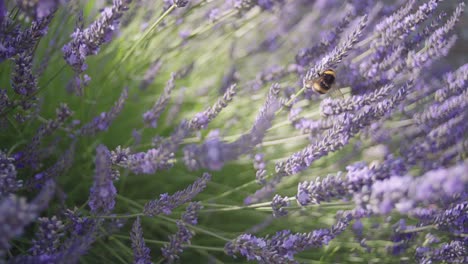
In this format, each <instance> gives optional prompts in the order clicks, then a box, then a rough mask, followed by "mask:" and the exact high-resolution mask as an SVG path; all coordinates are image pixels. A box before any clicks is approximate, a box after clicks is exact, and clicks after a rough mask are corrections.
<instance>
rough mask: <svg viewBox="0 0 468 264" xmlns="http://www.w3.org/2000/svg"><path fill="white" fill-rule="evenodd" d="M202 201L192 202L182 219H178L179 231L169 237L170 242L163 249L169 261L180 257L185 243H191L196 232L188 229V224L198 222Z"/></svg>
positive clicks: (171, 261) (172, 261)
mask: <svg viewBox="0 0 468 264" xmlns="http://www.w3.org/2000/svg"><path fill="white" fill-rule="evenodd" d="M202 207H203V206H201V204H200V202H192V203H190V204H189V206H188V207H187V210H186V211H185V213H184V214H183V215H182V220H179V221H177V228H178V231H177V233H176V234H174V235H172V236H170V237H169V244H166V245H165V246H164V247H163V248H162V249H161V251H162V254H163V256H164V257H165V258H166V259H167V261H168V263H174V262H175V261H176V260H178V259H179V254H180V253H182V251H183V250H184V246H183V244H189V243H190V240H191V239H192V237H193V235H194V233H193V232H192V231H191V230H189V229H188V227H187V225H196V224H197V223H198V219H197V213H198V211H199V210H200V209H201V208H202Z"/></svg>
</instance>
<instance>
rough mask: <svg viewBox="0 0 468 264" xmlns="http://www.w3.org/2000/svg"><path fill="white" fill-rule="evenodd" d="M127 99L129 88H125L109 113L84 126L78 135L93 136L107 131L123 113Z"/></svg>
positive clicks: (102, 114)
mask: <svg viewBox="0 0 468 264" xmlns="http://www.w3.org/2000/svg"><path fill="white" fill-rule="evenodd" d="M127 97H128V88H124V89H123V91H122V93H121V94H120V97H119V99H118V100H117V102H115V104H114V106H113V107H112V108H111V109H110V110H109V111H108V112H102V113H101V114H100V115H99V116H96V117H95V118H94V119H93V121H91V122H89V123H87V124H85V125H84V126H82V127H81V128H80V129H79V130H78V132H77V133H78V134H79V135H86V136H92V135H95V134H96V133H98V132H100V131H106V130H107V129H108V128H109V126H110V124H111V123H112V121H114V119H115V118H117V116H118V115H119V114H120V112H121V111H122V109H123V107H124V105H125V101H126V100H127Z"/></svg>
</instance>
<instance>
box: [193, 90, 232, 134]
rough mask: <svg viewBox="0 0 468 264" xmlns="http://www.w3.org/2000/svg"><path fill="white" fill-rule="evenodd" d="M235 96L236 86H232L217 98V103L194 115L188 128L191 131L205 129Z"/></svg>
mask: <svg viewBox="0 0 468 264" xmlns="http://www.w3.org/2000/svg"><path fill="white" fill-rule="evenodd" d="M235 94H236V85H235V84H232V85H230V86H229V88H227V90H226V91H225V92H224V95H223V97H221V98H219V99H218V101H217V102H216V103H215V104H214V105H213V106H210V107H208V108H207V109H206V110H205V111H203V112H199V113H197V114H195V116H194V117H193V118H192V119H191V120H190V121H189V127H190V128H191V129H193V130H200V129H203V128H206V127H207V126H208V124H209V123H210V122H211V120H213V119H214V118H215V117H216V116H218V114H219V113H220V112H221V111H222V110H223V109H224V108H226V107H227V105H228V104H229V103H230V102H231V101H232V99H233V98H234V95H235Z"/></svg>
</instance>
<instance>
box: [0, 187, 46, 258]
mask: <svg viewBox="0 0 468 264" xmlns="http://www.w3.org/2000/svg"><path fill="white" fill-rule="evenodd" d="M54 189H55V184H54V183H53V182H52V181H49V182H47V183H46V184H45V186H44V188H43V190H42V191H41V192H40V193H39V194H38V195H37V196H36V198H35V199H34V200H33V201H32V202H31V203H27V202H26V198H24V197H18V196H16V195H10V196H7V197H4V198H3V199H1V200H0V256H2V255H3V254H4V253H5V251H6V250H8V249H9V248H10V244H9V241H10V239H12V238H14V237H16V236H18V235H20V234H21V233H22V232H23V229H24V227H25V226H26V225H28V224H29V223H31V222H32V221H34V220H35V219H36V217H37V216H38V214H39V213H40V212H41V211H42V210H44V208H46V207H47V204H48V203H49V201H50V199H51V198H52V196H53V194H54Z"/></svg>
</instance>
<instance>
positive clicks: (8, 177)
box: [0, 150, 23, 198]
mask: <svg viewBox="0 0 468 264" xmlns="http://www.w3.org/2000/svg"><path fill="white" fill-rule="evenodd" d="M14 161H15V159H14V158H13V157H9V156H8V155H7V154H6V153H4V152H3V151H1V150H0V198H2V197H5V196H6V195H7V194H9V193H13V192H15V191H16V190H17V189H19V188H21V187H22V186H23V181H22V180H20V179H18V178H17V171H16V167H15V164H14Z"/></svg>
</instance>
